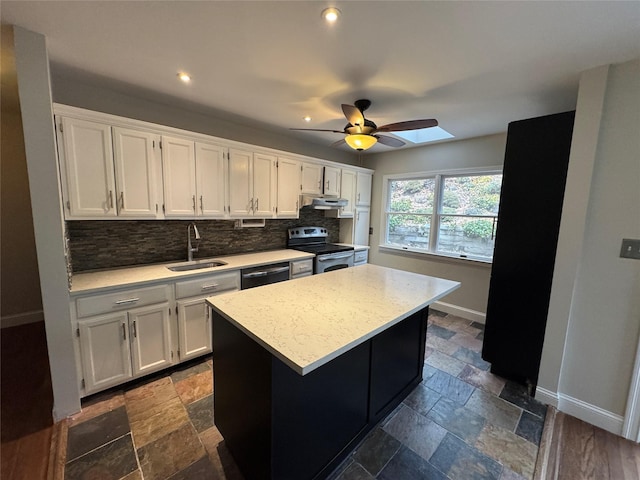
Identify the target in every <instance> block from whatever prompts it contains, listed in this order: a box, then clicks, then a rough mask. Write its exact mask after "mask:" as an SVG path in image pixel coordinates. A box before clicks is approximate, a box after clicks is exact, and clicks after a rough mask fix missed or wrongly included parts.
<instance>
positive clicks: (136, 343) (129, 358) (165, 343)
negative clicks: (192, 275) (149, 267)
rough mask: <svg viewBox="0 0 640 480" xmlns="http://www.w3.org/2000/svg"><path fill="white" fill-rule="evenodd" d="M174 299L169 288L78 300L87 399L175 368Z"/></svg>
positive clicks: (119, 292)
mask: <svg viewBox="0 0 640 480" xmlns="http://www.w3.org/2000/svg"><path fill="white" fill-rule="evenodd" d="M171 299H172V295H171V287H170V286H169V285H156V286H152V287H143V288H138V289H131V290H119V291H115V292H109V293H105V294H99V295H91V296H85V297H80V298H78V299H76V301H75V305H74V306H75V309H74V310H75V312H76V317H78V327H77V336H78V337H79V341H80V342H79V343H80V345H79V347H80V357H81V363H82V378H83V380H84V389H85V393H86V394H90V393H93V392H97V391H99V390H104V389H105V388H108V387H112V386H114V385H118V384H120V383H123V382H125V381H127V380H129V379H131V378H134V377H138V376H142V375H146V374H148V373H151V372H155V371H157V370H161V369H163V368H166V367H168V366H170V365H172V364H173V363H174V360H173V350H172V348H173V347H172V336H171V310H170V303H169V302H170V300H171ZM107 312H110V313H107Z"/></svg>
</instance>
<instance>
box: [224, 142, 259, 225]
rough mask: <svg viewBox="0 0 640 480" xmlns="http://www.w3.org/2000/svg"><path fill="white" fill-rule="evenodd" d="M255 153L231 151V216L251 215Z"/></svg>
mask: <svg viewBox="0 0 640 480" xmlns="http://www.w3.org/2000/svg"><path fill="white" fill-rule="evenodd" d="M252 161H253V153H252V152H248V151H245V150H238V149H235V148H231V149H229V215H230V216H232V217H246V216H248V215H250V214H251V199H252V195H253V188H252V187H253V186H252V185H251V173H252Z"/></svg>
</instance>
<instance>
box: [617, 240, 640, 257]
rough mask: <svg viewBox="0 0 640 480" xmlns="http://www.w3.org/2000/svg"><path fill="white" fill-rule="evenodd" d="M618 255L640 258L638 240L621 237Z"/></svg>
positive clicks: (639, 242)
mask: <svg viewBox="0 0 640 480" xmlns="http://www.w3.org/2000/svg"><path fill="white" fill-rule="evenodd" d="M620 257H622V258H635V259H636V260H640V240H637V239H633V238H623V239H622V248H620Z"/></svg>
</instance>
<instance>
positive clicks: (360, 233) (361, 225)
mask: <svg viewBox="0 0 640 480" xmlns="http://www.w3.org/2000/svg"><path fill="white" fill-rule="evenodd" d="M354 222H355V226H354V229H353V243H354V244H355V245H369V209H368V208H366V207H365V208H363V207H356V211H355V220H354Z"/></svg>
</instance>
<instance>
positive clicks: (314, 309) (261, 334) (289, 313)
mask: <svg viewBox="0 0 640 480" xmlns="http://www.w3.org/2000/svg"><path fill="white" fill-rule="evenodd" d="M458 287H460V283H459V282H454V281H451V280H444V279H441V278H436V277H429V276H426V275H420V274H417V273H411V272H405V271H402V270H395V269H392V268H387V267H380V266H377V265H371V264H367V265H361V266H357V267H353V268H346V269H342V270H335V271H332V272H327V273H322V274H320V275H313V276H310V277H304V278H300V279H295V280H291V281H289V282H283V283H275V284H271V285H265V286H262V287H258V288H252V289H249V290H243V291H240V292H231V293H228V294H226V295H221V296H217V297H209V298H207V302H208V303H209V304H210V305H211V306H212V307H213V308H214V309H215V310H216V311H217V312H219V313H220V314H221V315H223V316H224V317H225V318H227V319H228V320H229V321H230V322H232V323H233V324H234V325H235V326H236V327H238V328H239V329H240V330H242V331H243V332H245V333H246V334H247V335H249V336H250V337H251V338H253V339H254V340H255V341H257V342H258V343H260V344H261V345H262V346H263V347H265V348H266V349H267V350H268V351H269V352H270V353H272V354H273V355H275V356H276V357H278V358H279V359H280V360H282V361H283V362H285V363H286V364H287V365H289V366H290V367H291V368H292V369H293V370H295V371H296V372H298V373H299V374H301V375H305V374H307V373H309V372H311V371H313V370H314V369H316V368H318V367H320V366H322V365H324V364H325V363H327V362H329V361H330V360H332V359H334V358H336V357H337V356H339V355H340V354H342V353H344V352H346V351H348V350H350V349H352V348H353V347H355V346H357V345H359V344H361V343H363V342H365V341H366V340H368V339H370V338H372V337H373V336H375V335H376V334H378V333H380V332H382V331H384V330H386V329H387V328H389V327H391V326H392V325H395V324H396V323H398V322H400V321H401V320H403V319H404V318H407V317H408V316H410V315H411V314H413V313H415V312H417V311H418V310H420V309H422V308H424V307H425V306H427V305H429V304H431V303H433V302H435V301H436V300H438V299H440V298H442V297H444V296H445V295H447V294H448V293H450V292H452V291H453V290H455V289H457V288H458Z"/></svg>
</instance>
